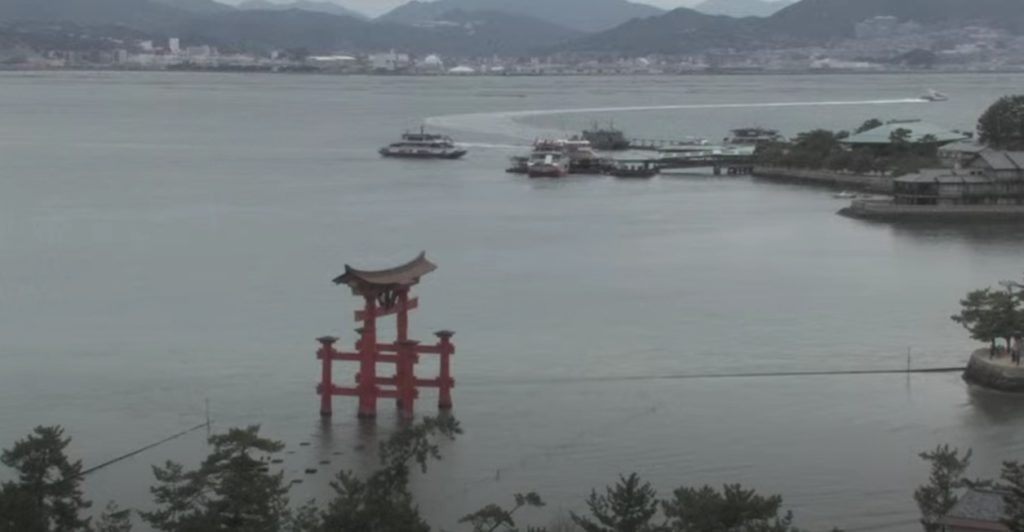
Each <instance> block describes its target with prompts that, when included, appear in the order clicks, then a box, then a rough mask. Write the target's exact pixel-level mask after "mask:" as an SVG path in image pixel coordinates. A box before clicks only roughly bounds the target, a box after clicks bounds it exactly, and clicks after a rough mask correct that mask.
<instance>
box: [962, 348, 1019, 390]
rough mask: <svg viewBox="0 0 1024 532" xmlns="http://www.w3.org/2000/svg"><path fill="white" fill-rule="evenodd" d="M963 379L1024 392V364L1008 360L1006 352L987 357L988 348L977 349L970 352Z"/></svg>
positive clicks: (987, 385)
mask: <svg viewBox="0 0 1024 532" xmlns="http://www.w3.org/2000/svg"><path fill="white" fill-rule="evenodd" d="M964 380H965V381H967V382H969V383H971V384H974V385H977V386H981V387H983V388H990V389H993V390H999V391H1002V392H1015V393H1021V392H1024V366H1018V365H1016V364H1014V363H1012V362H1010V359H1009V356H1008V355H1006V353H1002V354H999V355H997V356H995V357H989V354H988V349H979V350H977V351H975V352H974V353H973V354H971V360H970V362H968V363H967V369H965V370H964Z"/></svg>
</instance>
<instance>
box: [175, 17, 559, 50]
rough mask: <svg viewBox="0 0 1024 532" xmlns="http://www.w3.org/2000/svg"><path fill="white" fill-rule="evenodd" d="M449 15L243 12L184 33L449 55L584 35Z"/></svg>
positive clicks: (262, 45) (524, 21)
mask: <svg viewBox="0 0 1024 532" xmlns="http://www.w3.org/2000/svg"><path fill="white" fill-rule="evenodd" d="M445 18H446V21H445V22H446V23H444V24H439V25H436V26H433V27H410V26H405V25H401V24H395V23H390V22H370V21H365V20H360V19H357V18H354V17H342V16H336V15H329V14H325V13H314V12H310V11H303V10H298V9H293V10H288V11H262V10H237V11H233V12H229V13H222V14H218V15H213V16H207V17H202V18H198V19H194V20H192V21H190V22H189V23H188V24H187V25H186V26H185V27H184V29H183V30H182V31H181V32H180V33H179V35H180V37H181V38H182V39H184V40H185V41H186V42H189V41H198V42H209V43H213V44H216V45H219V46H226V47H232V48H240V49H262V50H271V49H295V48H306V49H308V50H310V51H313V52H334V51H339V50H344V51H373V50H390V49H394V50H401V51H414V52H419V53H439V54H442V55H445V56H466V55H473V56H489V55H495V54H497V55H504V56H515V55H518V54H524V53H526V52H528V51H530V50H532V49H534V48H536V47H537V46H554V45H557V44H560V43H562V42H564V41H567V40H570V39H572V38H573V37H576V36H578V35H579V33H578V32H575V31H573V30H569V29H566V28H562V27H559V26H554V25H549V24H544V23H539V22H538V21H537V20H535V19H531V18H527V17H521V16H516V15H509V14H507V13H497V12H489V11H483V12H481V11H477V12H472V13H467V12H460V11H453V12H449V13H448V14H446V15H445Z"/></svg>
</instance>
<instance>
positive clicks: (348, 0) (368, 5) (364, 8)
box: [218, 0, 702, 16]
mask: <svg viewBox="0 0 1024 532" xmlns="http://www.w3.org/2000/svg"><path fill="white" fill-rule="evenodd" d="M218 1H220V2H223V3H225V4H232V5H237V4H240V3H242V2H243V1H244V0H218ZM269 1H270V2H273V3H275V4H288V3H291V1H290V0H269ZM322 1H326V2H331V3H333V4H338V5H341V6H344V7H347V8H350V9H354V10H356V11H359V12H361V13H365V14H367V15H370V16H377V15H382V14H384V13H387V12H388V11H390V10H392V9H394V8H396V7H398V6H400V5H402V4H404V3H406V2H408V0H322ZM630 1H633V2H637V3H641V4H650V5H652V6H657V7H660V8H662V9H674V8H677V7H684V6H686V7H690V6H695V5H697V4H699V3H701V1H702V0H630Z"/></svg>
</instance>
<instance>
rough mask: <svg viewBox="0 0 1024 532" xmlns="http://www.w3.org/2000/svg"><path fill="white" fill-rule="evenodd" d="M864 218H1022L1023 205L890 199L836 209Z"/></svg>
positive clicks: (854, 216) (996, 219) (951, 219)
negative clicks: (914, 201)
mask: <svg viewBox="0 0 1024 532" xmlns="http://www.w3.org/2000/svg"><path fill="white" fill-rule="evenodd" d="M839 214H841V215H843V216H849V217H851V218H862V219H865V220H885V221H891V220H908V221H913V220H926V221H943V220H949V221H973V220H980V221H1001V220H1006V221H1013V222H1016V221H1018V220H1024V205H904V204H898V203H893V202H891V201H878V200H871V199H865V200H859V199H857V200H853V202H851V204H850V206H849V207H846V208H843V209H841V210H840V211H839Z"/></svg>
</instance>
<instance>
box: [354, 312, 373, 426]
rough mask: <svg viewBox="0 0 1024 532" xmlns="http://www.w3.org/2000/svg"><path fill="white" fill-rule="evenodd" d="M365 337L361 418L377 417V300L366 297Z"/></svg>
mask: <svg viewBox="0 0 1024 532" xmlns="http://www.w3.org/2000/svg"><path fill="white" fill-rule="evenodd" d="M364 299H365V301H366V308H365V310H364V313H363V337H362V338H361V339H360V340H359V382H358V385H357V388H358V389H359V417H361V418H374V417H377V299H376V296H375V295H367V296H364Z"/></svg>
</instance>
